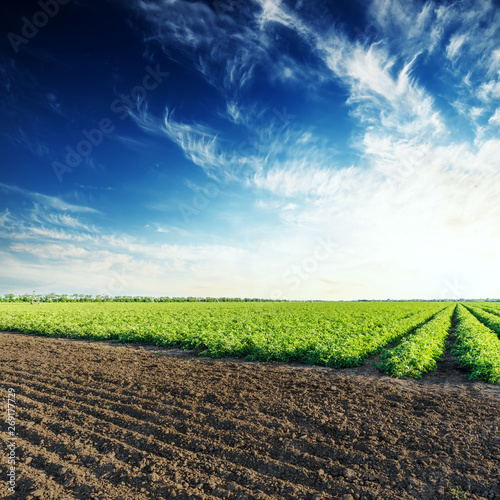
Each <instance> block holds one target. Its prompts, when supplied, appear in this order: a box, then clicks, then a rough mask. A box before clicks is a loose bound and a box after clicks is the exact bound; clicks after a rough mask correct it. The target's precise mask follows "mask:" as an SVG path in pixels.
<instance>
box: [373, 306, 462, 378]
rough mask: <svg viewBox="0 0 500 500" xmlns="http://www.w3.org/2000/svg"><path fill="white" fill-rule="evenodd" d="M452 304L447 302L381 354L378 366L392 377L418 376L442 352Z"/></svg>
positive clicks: (436, 359)
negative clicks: (395, 344) (412, 331)
mask: <svg viewBox="0 0 500 500" xmlns="http://www.w3.org/2000/svg"><path fill="white" fill-rule="evenodd" d="M454 310H455V306H448V307H447V308H446V309H443V310H442V311H440V312H439V313H438V314H436V315H435V316H434V318H432V319H431V320H430V321H428V322H427V323H425V324H424V325H422V326H421V327H420V328H418V329H417V330H416V331H415V332H414V333H413V335H409V336H408V337H407V338H405V339H404V340H403V341H402V342H401V343H400V344H398V345H397V346H396V347H394V348H392V349H387V350H385V351H384V352H383V353H382V355H381V356H380V363H379V364H378V365H377V368H379V369H380V370H382V371H383V372H385V373H388V374H389V375H392V376H394V377H413V378H421V377H422V375H423V374H424V373H426V372H429V371H431V370H433V369H434V368H435V367H436V363H437V361H439V360H440V359H441V358H442V356H443V353H444V350H445V346H446V338H447V337H448V332H449V330H450V327H451V317H452V315H453V311H454Z"/></svg>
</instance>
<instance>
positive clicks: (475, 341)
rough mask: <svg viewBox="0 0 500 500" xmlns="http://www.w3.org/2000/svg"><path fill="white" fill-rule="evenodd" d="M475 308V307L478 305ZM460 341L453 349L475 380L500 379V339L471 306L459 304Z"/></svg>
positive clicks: (458, 326)
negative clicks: (470, 309)
mask: <svg viewBox="0 0 500 500" xmlns="http://www.w3.org/2000/svg"><path fill="white" fill-rule="evenodd" d="M474 310H475V309H474ZM457 321H458V324H457V327H456V331H455V335H456V342H455V345H454V347H453V351H452V352H453V353H454V354H455V355H456V356H457V357H458V360H459V363H460V365H461V366H462V367H463V368H465V369H466V370H468V371H469V372H470V377H471V378H472V379H474V380H486V381H487V382H491V383H493V384H498V383H500V340H499V338H498V335H497V334H496V333H495V332H494V331H492V330H490V329H489V328H488V327H487V326H486V325H485V324H483V323H481V321H479V319H478V318H477V317H475V316H474V315H473V314H472V313H471V312H470V311H469V310H468V309H467V308H465V307H464V306H463V305H461V304H459V305H458V306H457Z"/></svg>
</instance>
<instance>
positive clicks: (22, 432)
mask: <svg viewBox="0 0 500 500" xmlns="http://www.w3.org/2000/svg"><path fill="white" fill-rule="evenodd" d="M0 361H1V366H2V372H1V373H2V375H1V387H2V393H3V396H2V401H3V407H4V409H5V408H6V407H7V391H8V388H13V389H15V391H16V405H17V407H16V416H15V418H16V432H15V434H16V438H17V441H16V450H15V451H16V464H15V467H16V474H17V476H16V486H15V490H16V493H14V494H12V493H9V492H8V490H7V486H8V484H7V475H6V473H7V456H8V449H7V443H8V434H7V432H6V429H7V427H6V423H5V420H4V424H3V429H2V432H1V433H0V441H1V443H0V444H1V446H2V449H3V457H4V458H2V471H1V472H2V485H1V488H3V490H2V491H0V495H1V497H2V498H11V497H12V498H23V499H24V498H26V499H30V498H40V499H74V498H78V499H123V500H125V499H163V498H177V499H181V498H186V499H188V498H189V499H211V498H233V499H281V498H290V499H292V498H293V499H353V498H354V499H371V498H379V499H409V498H428V499H439V498H444V499H453V498H470V499H479V498H490V499H493V498H498V499H500V486H499V484H500V393H499V388H498V387H497V388H495V387H493V386H488V385H487V384H482V383H472V382H469V381H467V379H466V378H465V377H464V376H463V375H462V374H461V373H460V372H459V371H458V370H456V369H455V368H454V367H453V360H450V359H449V358H447V359H446V360H445V361H444V363H445V365H444V366H445V367H447V369H449V370H455V371H454V373H453V374H452V375H453V376H452V377H451V375H450V377H451V378H450V377H448V376H447V375H446V374H443V372H442V371H441V372H440V371H439V369H438V370H437V372H436V374H434V375H433V376H432V377H434V378H429V377H427V378H424V381H423V382H417V381H401V380H393V379H389V378H387V377H383V376H380V375H378V376H377V375H375V374H371V372H370V370H369V369H368V368H366V367H365V368H363V367H361V368H360V369H349V370H334V369H319V368H314V367H305V366H300V365H297V364H296V365H285V364H270V363H248V362H242V361H238V360H213V359H203V358H198V357H196V356H195V355H193V354H192V353H191V354H189V353H187V354H186V353H181V352H179V351H176V350H172V349H170V350H167V349H158V348H156V347H155V348H152V347H151V348H150V347H148V346H143V347H140V346H125V345H116V344H109V343H106V344H105V343H98V342H89V341H72V340H68V339H55V338H44V337H35V336H29V335H21V334H12V333H0ZM446 363H447V364H448V365H449V366H448V365H446ZM446 380H447V381H448V383H444V381H446ZM450 381H451V382H453V383H449V382H450ZM4 414H5V412H4ZM9 495H10V496H9Z"/></svg>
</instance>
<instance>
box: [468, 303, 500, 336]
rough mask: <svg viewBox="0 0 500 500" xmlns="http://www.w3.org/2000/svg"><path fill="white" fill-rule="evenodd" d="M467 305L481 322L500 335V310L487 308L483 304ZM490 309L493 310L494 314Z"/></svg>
mask: <svg viewBox="0 0 500 500" xmlns="http://www.w3.org/2000/svg"><path fill="white" fill-rule="evenodd" d="M466 307H467V309H468V310H469V311H470V312H471V313H472V314H473V315H474V316H475V317H476V318H477V319H478V320H479V321H480V322H481V323H484V324H485V325H486V326H487V327H488V328H489V329H490V330H493V331H494V332H495V333H496V334H497V335H500V316H499V314H500V310H495V309H493V310H491V309H489V308H488V310H487V309H486V308H485V306H483V305H482V304H481V305H468V306H466ZM489 311H492V312H493V314H492V312H489ZM495 313H496V314H495Z"/></svg>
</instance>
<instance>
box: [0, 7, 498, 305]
mask: <svg viewBox="0 0 500 500" xmlns="http://www.w3.org/2000/svg"><path fill="white" fill-rule="evenodd" d="M0 11H1V12H0V13H1V15H0V19H1V20H0V26H1V28H2V30H1V32H2V39H1V42H0V88H1V92H0V111H1V116H2V120H1V122H0V294H6V293H16V294H23V293H31V292H32V291H36V292H37V293H50V292H55V293H85V294H99V295H148V296H196V297H207V296H210V297H222V296H226V297H261V298H274V299H292V300H297V299H321V300H356V299H388V298H390V299H412V298H420V299H441V298H449V299H458V298H462V297H463V298H486V297H489V298H495V297H496V298H499V297H500V231H499V229H500V44H499V41H500V6H499V4H498V3H495V2H493V0H477V1H467V0H464V1H460V2H457V1H454V2H452V1H448V2H442V1H439V2H434V1H426V2H423V1H417V0H411V1H410V0H363V1H361V0H350V1H335V2H327V1H319V0H308V1H305V0H297V1H294V0H290V1H280V0H245V1H243V0H207V1H188V0H127V1H125V2H123V1H118V0H39V1H37V2H35V1H23V0H4V1H3V2H2V4H1V6H0Z"/></svg>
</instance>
